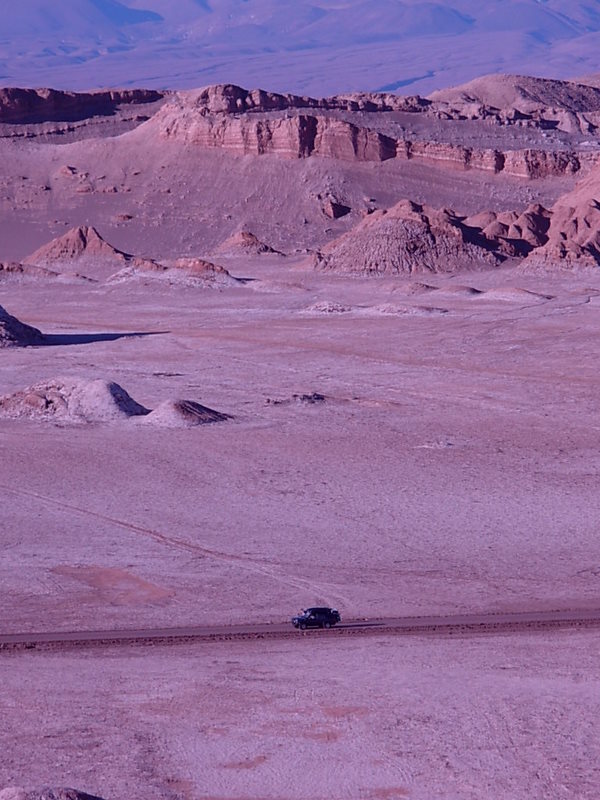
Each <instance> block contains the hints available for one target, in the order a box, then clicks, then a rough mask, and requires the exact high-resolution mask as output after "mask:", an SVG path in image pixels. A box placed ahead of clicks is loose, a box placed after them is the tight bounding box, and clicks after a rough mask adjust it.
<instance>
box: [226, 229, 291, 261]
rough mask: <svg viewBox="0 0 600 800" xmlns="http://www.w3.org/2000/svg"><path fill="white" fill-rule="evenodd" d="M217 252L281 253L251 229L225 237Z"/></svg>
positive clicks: (232, 253)
mask: <svg viewBox="0 0 600 800" xmlns="http://www.w3.org/2000/svg"><path fill="white" fill-rule="evenodd" d="M217 252H218V253H223V254H227V255H257V256H262V255H265V254H269V253H270V254H276V255H283V253H281V252H280V251H279V250H275V249H274V248H273V247H271V246H270V245H268V244H266V242H262V241H261V240H260V239H259V238H258V237H257V236H255V235H254V234H253V233H252V232H251V231H238V232H237V233H234V234H232V235H231V236H230V237H229V238H228V239H226V240H225V241H224V242H223V243H222V244H221V245H220V246H219V247H218V248H217Z"/></svg>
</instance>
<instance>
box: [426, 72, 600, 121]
mask: <svg viewBox="0 0 600 800" xmlns="http://www.w3.org/2000/svg"><path fill="white" fill-rule="evenodd" d="M428 99H429V100H430V101H431V102H433V103H440V102H442V103H448V104H450V105H453V106H463V107H464V106H467V105H476V106H480V107H484V108H490V109H498V110H504V111H517V112H520V113H521V114H535V113H536V112H540V111H546V110H548V109H555V110H558V109H560V110H562V111H570V112H572V113H580V112H583V111H587V112H589V111H600V88H598V87H594V86H590V85H589V84H584V83H577V82H575V81H564V80H553V79H551V78H534V77H531V76H527V75H484V76H483V77H481V78H476V79H475V80H473V81H470V82H469V83H465V84H463V85H461V86H454V87H452V88H449V89H441V90H439V91H437V92H433V94H430V95H429V98H428Z"/></svg>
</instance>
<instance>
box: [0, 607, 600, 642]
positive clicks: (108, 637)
mask: <svg viewBox="0 0 600 800" xmlns="http://www.w3.org/2000/svg"><path fill="white" fill-rule="evenodd" d="M598 626H600V609H592V610H577V609H574V610H566V611H525V612H519V613H496V614H456V615H452V616H448V617H443V616H430V617H388V618H383V619H364V620H357V619H355V620H347V621H344V622H342V623H341V624H340V625H338V626H336V628H334V629H331V630H327V631H320V630H308V631H296V630H295V629H294V628H293V627H292V626H291V624H290V623H288V622H285V623H249V624H247V625H230V626H214V627H211V626H206V625H203V626H186V627H181V628H138V629H131V630H126V629H124V630H103V631H102V630H100V631H92V630H88V631H49V632H40V633H11V634H3V635H0V650H9V649H18V650H20V649H34V648H36V649H37V648H40V649H46V648H51V649H63V648H71V647H85V646H89V645H102V646H116V645H123V644H142V645H157V644H175V643H178V642H191V641H205V642H211V641H228V640H235V639H239V640H241V639H265V638H269V639H282V638H288V637H290V636H303V635H315V634H316V635H320V636H332V635H334V636H340V635H342V636H344V635H354V636H356V635H363V636H364V635H369V634H371V635H372V634H379V635H381V634H384V635H399V634H400V635H410V634H413V635H414V634H419V635H423V634H434V635H442V636H445V635H451V634H467V633H504V632H512V633H514V632H519V631H531V630H534V629H545V630H547V629H551V628H564V627H579V628H583V627H594V628H595V627H598Z"/></svg>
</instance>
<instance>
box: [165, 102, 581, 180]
mask: <svg viewBox="0 0 600 800" xmlns="http://www.w3.org/2000/svg"><path fill="white" fill-rule="evenodd" d="M420 101H421V98H410V97H409V98H398V97H393V96H392V95H356V96H344V97H334V98H325V99H323V100H315V99H312V98H307V97H296V96H294V95H279V94H271V93H268V92H262V91H259V90H256V91H253V92H248V91H246V90H245V89H240V88H239V87H235V86H212V87H208V88H206V89H203V90H201V91H200V92H195V93H187V94H186V93H183V94H180V95H177V96H176V97H174V98H173V99H172V100H171V101H170V102H169V103H167V104H166V105H165V106H163V108H162V109H161V110H160V111H159V112H158V114H157V115H156V118H155V120H154V121H152V124H153V125H157V126H158V130H159V135H160V136H162V137H164V138H167V139H174V140H177V141H180V142H183V143H184V144H187V145H196V146H199V147H204V148H220V149H223V150H227V151H228V152H231V153H234V154H239V155H250V154H251V155H264V154H268V153H272V154H276V155H279V156H283V157H285V158H308V157H310V156H324V157H327V158H334V159H338V160H342V161H373V162H377V161H387V160H389V159H394V158H399V159H404V160H418V161H422V162H426V163H430V164H435V165H437V166H442V167H450V168H459V169H478V170H484V171H487V172H493V173H499V172H504V173H506V174H508V175H514V176H517V177H523V178H545V177H550V176H561V175H570V174H574V173H576V172H578V171H579V170H580V169H581V166H582V165H581V160H580V157H579V156H578V154H577V153H576V152H574V151H570V150H566V149H565V150H559V151H556V150H547V149H542V148H540V149H536V148H532V147H528V148H523V149H511V150H508V149H507V150H502V149H498V148H486V147H482V148H477V147H468V146H465V145H461V144H455V143H453V142H452V141H429V140H427V139H426V138H412V137H408V136H407V134H406V131H405V130H404V129H403V127H402V125H400V123H398V124H397V125H396V127H394V124H393V122H394V118H392V124H391V125H389V124H388V125H384V124H383V122H382V117H379V115H378V114H377V113H374V114H373V115H370V112H390V111H398V110H402V111H404V112H410V113H431V112H432V109H431V107H430V106H431V104H429V105H427V103H428V101H423V103H424V105H420ZM349 110H354V111H357V113H356V117H355V118H354V117H352V118H351V119H348V118H347V117H348V111H349ZM336 111H338V112H339V111H343V112H345V114H339V113H337V114H336ZM377 128H380V129H377ZM381 129H382V130H384V131H385V133H384V132H382V130H381ZM395 130H396V131H397V133H394V131H395ZM512 146H514V145H512Z"/></svg>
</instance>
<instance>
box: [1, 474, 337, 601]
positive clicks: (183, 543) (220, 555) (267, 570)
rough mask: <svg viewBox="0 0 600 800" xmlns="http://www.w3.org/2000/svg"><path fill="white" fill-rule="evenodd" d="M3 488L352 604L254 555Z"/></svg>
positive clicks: (322, 585)
mask: <svg viewBox="0 0 600 800" xmlns="http://www.w3.org/2000/svg"><path fill="white" fill-rule="evenodd" d="M0 490H2V491H4V492H7V493H9V494H12V495H15V496H17V497H27V498H28V499H30V500H31V499H33V500H37V501H38V502H40V503H44V504H47V505H50V506H54V507H56V508H60V509H63V510H65V511H69V512H70V513H73V514H78V515H80V516H82V517H91V518H92V519H97V520H101V521H102V522H107V523H109V524H110V525H114V526H116V527H118V528H122V529H123V530H126V531H128V532H130V533H135V534H137V535H140V536H145V537H146V538H149V539H152V540H153V541H155V542H157V543H158V544H161V545H164V546H165V547H170V548H173V549H178V550H182V551H184V552H187V553H193V554H194V555H200V556H204V557H205V558H210V559H212V560H213V561H219V562H221V563H224V564H228V565H234V566H237V567H240V568H241V569H244V570H246V571H248V572H253V573H254V574H257V575H263V576H265V577H267V578H270V579H271V580H274V581H276V582H278V583H282V584H284V585H286V586H292V587H293V588H294V589H298V590H300V591H304V592H306V591H310V592H316V593H317V595H318V596H320V599H322V600H323V602H327V600H326V599H325V598H328V599H334V600H336V602H337V603H338V604H341V605H344V604H349V603H350V601H349V600H348V599H347V598H346V597H343V596H342V595H340V594H339V593H336V592H334V591H332V590H331V589H329V588H328V587H329V586H330V585H331V584H319V583H315V582H313V581H309V580H307V579H305V578H294V577H291V576H290V575H286V574H278V573H277V570H276V568H275V567H273V566H269V564H268V562H265V561H262V560H260V559H256V558H252V557H251V556H238V555H235V554H233V553H224V552H221V551H219V550H213V549H211V548H208V547H204V546H202V545H199V544H194V543H192V542H190V541H188V540H186V539H181V538H179V537H176V536H168V535H167V534H164V533H161V532H160V531H156V530H153V529H152V528H146V527H143V526H141V525H135V524H133V523H131V522H127V521H126V520H122V519H118V518H116V517H111V516H109V515H107V514H101V513H100V512H98V511H91V510H90V509H86V508H81V507H80V506H76V505H73V504H71V503H66V502H64V501H62V500H57V499H56V498H54V497H49V496H47V495H43V494H39V493H37V492H32V491H28V490H26V489H15V488H14V487H11V486H5V485H2V484H0Z"/></svg>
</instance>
